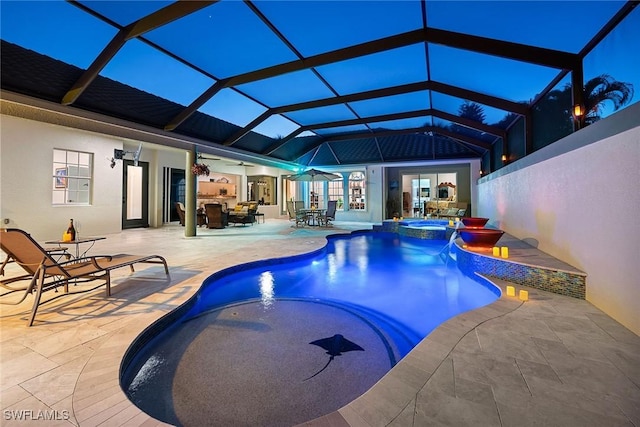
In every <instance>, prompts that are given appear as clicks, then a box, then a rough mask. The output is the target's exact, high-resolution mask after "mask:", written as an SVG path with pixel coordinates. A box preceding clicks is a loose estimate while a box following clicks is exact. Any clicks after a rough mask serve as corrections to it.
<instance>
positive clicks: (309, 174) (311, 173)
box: [287, 168, 342, 204]
mask: <svg viewBox="0 0 640 427" xmlns="http://www.w3.org/2000/svg"><path fill="white" fill-rule="evenodd" d="M287 179H288V180H290V181H308V182H310V183H311V189H312V190H313V183H314V182H315V181H335V180H336V179H342V177H341V176H340V175H336V174H335V173H330V172H324V171H321V170H318V169H313V168H312V169H307V170H306V171H304V172H300V173H297V174H295V175H289V176H288V177H287ZM311 202H312V204H313V197H312V201H311Z"/></svg>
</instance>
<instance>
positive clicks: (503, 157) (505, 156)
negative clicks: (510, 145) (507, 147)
mask: <svg viewBox="0 0 640 427" xmlns="http://www.w3.org/2000/svg"><path fill="white" fill-rule="evenodd" d="M502 161H503V162H506V161H507V155H506V154H503V155H502Z"/></svg>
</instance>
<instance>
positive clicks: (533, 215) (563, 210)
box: [478, 104, 640, 335]
mask: <svg viewBox="0 0 640 427" xmlns="http://www.w3.org/2000/svg"><path fill="white" fill-rule="evenodd" d="M585 144H586V145H585ZM563 150H564V151H565V152H562V151H563ZM530 157H531V158H524V159H522V160H521V161H519V162H516V163H514V164H512V165H510V166H509V167H507V168H503V170H500V171H498V172H499V173H494V174H493V175H490V176H488V177H485V178H483V179H481V180H480V182H479V184H478V198H479V206H478V216H481V217H486V218H490V219H491V223H492V224H494V225H496V226H497V227H499V228H501V229H502V230H504V231H506V232H508V233H509V234H512V235H513V236H515V237H518V238H520V239H527V240H528V241H530V242H531V243H534V244H537V246H538V248H539V249H540V250H542V251H544V252H546V253H548V254H550V255H552V256H554V257H556V258H558V259H560V260H562V261H565V262H567V263H569V264H571V265H573V266H574V267H576V268H578V269H580V270H582V271H584V272H586V273H587V295H586V298H587V300H588V301H590V302H591V303H592V304H594V305H595V306H597V307H598V308H600V309H601V310H603V311H604V312H606V313H607V314H609V315H610V316H611V317H613V318H614V319H616V320H618V321H619V322H620V323H622V324H623V325H625V326H626V327H627V328H629V329H631V330H632V331H633V332H635V333H636V334H639V335H640V315H638V307H640V262H639V261H640V260H639V258H638V254H640V240H639V239H640V223H639V222H638V221H637V220H636V216H637V214H638V212H639V210H640V191H638V182H640V169H639V167H638V164H639V162H640V104H636V105H634V106H631V107H628V108H627V109H625V110H623V111H620V112H619V113H617V114H615V115H612V116H610V117H609V118H607V119H605V120H602V121H600V122H597V123H595V124H593V125H592V126H589V127H587V128H585V129H582V130H581V131H579V132H576V133H574V134H572V135H569V136H568V137H566V138H564V139H563V140H561V141H558V142H556V143H555V144H553V145H552V146H549V147H545V148H543V149H541V150H539V151H537V152H536V153H534V155H532V156H530Z"/></svg>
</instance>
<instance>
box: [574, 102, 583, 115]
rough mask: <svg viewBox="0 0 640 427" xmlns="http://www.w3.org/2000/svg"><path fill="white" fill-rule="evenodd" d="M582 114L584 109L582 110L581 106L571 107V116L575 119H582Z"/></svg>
mask: <svg viewBox="0 0 640 427" xmlns="http://www.w3.org/2000/svg"><path fill="white" fill-rule="evenodd" d="M583 114H584V108H582V105H580V104H576V105H574V106H573V115H574V116H575V117H582V115H583Z"/></svg>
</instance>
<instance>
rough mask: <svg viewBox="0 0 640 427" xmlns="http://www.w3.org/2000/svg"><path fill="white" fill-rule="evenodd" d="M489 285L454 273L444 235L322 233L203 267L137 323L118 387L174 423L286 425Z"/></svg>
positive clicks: (356, 385) (375, 371)
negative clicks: (278, 253)
mask: <svg viewBox="0 0 640 427" xmlns="http://www.w3.org/2000/svg"><path fill="white" fill-rule="evenodd" d="M499 294H500V291H499V290H498V289H497V288H496V287H494V286H492V285H491V284H488V283H486V282H478V281H475V280H473V279H472V278H470V277H467V276H465V275H464V274H462V273H461V272H460V271H459V270H458V269H457V267H456V263H455V259H454V257H452V256H450V254H449V245H448V242H447V241H444V240H438V241H433V240H421V239H414V238H407V237H402V236H399V235H397V234H394V233H374V232H362V233H352V234H351V235H334V236H329V238H328V243H327V246H326V247H325V248H324V249H322V250H319V251H315V252H313V253H310V254H305V255H302V256H297V257H290V258H287V259H276V260H266V261H260V262H255V263H251V264H245V265H243V266H237V267H234V268H231V269H227V270H223V271H221V272H218V273H216V274H213V275H212V276H210V277H209V278H208V279H207V280H206V281H205V283H204V284H203V286H202V289H201V290H200V291H199V292H198V293H197V295H196V296H194V298H192V299H191V300H190V301H189V302H188V303H186V304H185V305H184V306H183V307H181V308H180V309H179V310H176V312H174V313H172V314H171V315H169V316H166V317H165V318H163V319H161V320H160V321H159V322H157V324H156V325H153V326H152V327H150V328H149V329H148V330H147V331H145V333H143V334H142V335H141V336H140V337H139V338H138V340H136V342H134V344H132V347H131V348H130V350H129V351H128V353H127V355H126V356H125V359H124V360H123V365H122V370H121V385H122V387H123V389H124V390H125V391H126V393H127V395H128V396H129V398H130V399H131V400H132V401H133V402H134V403H135V404H136V405H138V406H139V407H140V408H141V409H143V410H144V411H145V412H147V413H149V414H150V415H152V416H154V417H156V418H158V419H160V420H162V421H165V422H169V423H172V424H176V425H199V424H200V425H201V423H209V424H210V423H211V422H212V421H213V420H215V423H227V424H229V423H231V424H234V425H258V424H259V425H293V424H297V423H302V422H304V421H308V420H310V419H312V418H316V417H318V416H321V415H324V414H326V413H329V412H332V411H334V410H336V409H339V408H340V407H341V406H344V405H345V404H346V403H348V402H349V401H351V400H353V399H355V398H356V397H358V396H359V395H361V394H362V393H364V392H365V391H366V390H367V389H368V388H370V387H371V386H372V385H373V384H375V382H376V381H378V380H379V379H380V378H381V377H382V376H383V375H384V374H385V373H386V372H388V370H390V369H391V368H392V367H393V366H394V365H395V364H396V363H397V361H398V360H400V359H401V358H402V357H403V356H405V355H406V354H407V353H408V352H409V351H410V350H411V349H412V348H413V347H414V346H415V345H416V344H417V343H419V342H420V341H421V340H422V339H423V338H424V337H425V336H427V335H428V334H429V332H431V331H432V330H433V329H434V328H435V327H437V326H438V325H439V324H441V323H442V322H444V321H446V320H447V319H449V318H451V317H453V316H455V315H457V314H460V313H462V312H465V311H468V310H471V309H475V308H478V307H481V306H483V305H486V304H489V303H491V302H493V301H494V300H496V299H497V298H498V297H499Z"/></svg>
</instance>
